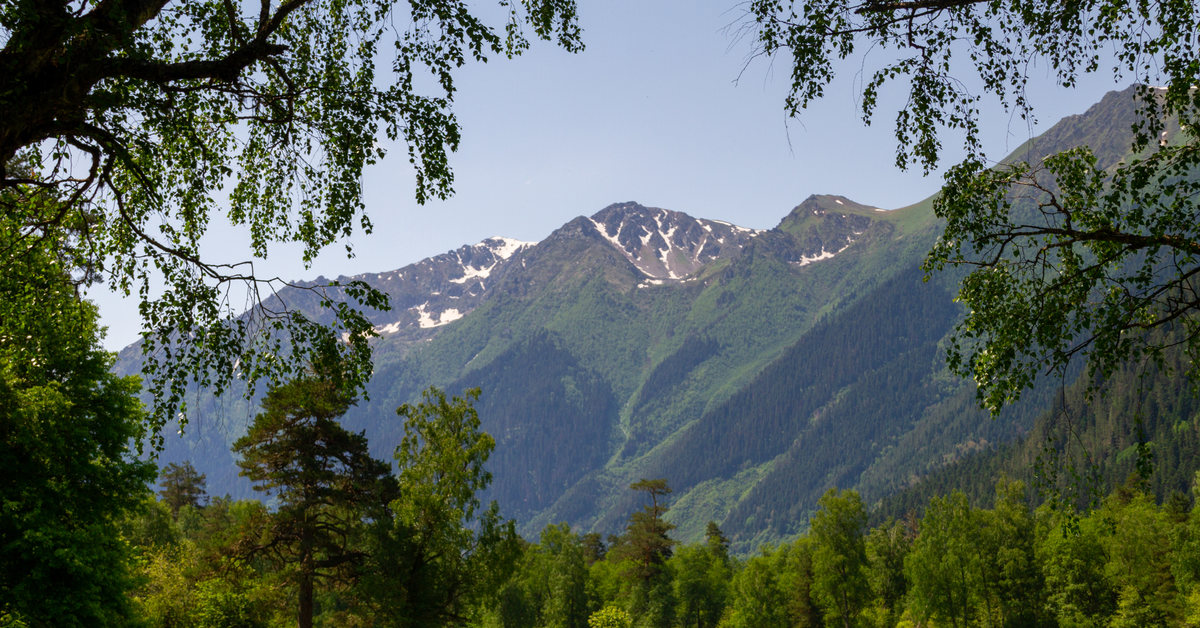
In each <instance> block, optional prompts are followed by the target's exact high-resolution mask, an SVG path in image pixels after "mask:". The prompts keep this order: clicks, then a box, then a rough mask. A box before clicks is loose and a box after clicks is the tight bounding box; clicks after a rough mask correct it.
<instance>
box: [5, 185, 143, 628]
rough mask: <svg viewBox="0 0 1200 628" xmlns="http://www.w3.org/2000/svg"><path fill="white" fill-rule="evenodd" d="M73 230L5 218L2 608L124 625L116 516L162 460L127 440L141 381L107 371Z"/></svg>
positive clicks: (138, 498)
mask: <svg viewBox="0 0 1200 628" xmlns="http://www.w3.org/2000/svg"><path fill="white" fill-rule="evenodd" d="M0 197H3V198H5V199H7V198H8V197H7V196H6V195H5V193H4V192H0ZM68 237H69V235H68V234H66V233H64V231H63V230H61V229H59V230H51V231H49V232H48V233H47V234H46V237H45V239H42V240H30V239H28V238H24V237H23V234H22V233H21V231H20V229H19V225H14V224H13V222H12V221H11V220H9V218H8V216H0V251H4V252H5V254H6V255H7V256H8V258H7V259H8V260H9V261H8V269H7V270H6V271H5V272H3V273H0V617H4V618H6V619H7V620H8V621H12V622H14V623H15V624H16V625H22V624H21V623H20V622H22V621H23V622H25V623H27V624H28V625H32V626H73V625H87V626H93V625H95V626H100V625H121V624H125V623H127V622H128V621H130V619H131V618H129V617H128V611H129V604H128V599H127V591H128V589H129V588H130V587H131V586H132V585H133V582H132V579H131V577H130V576H131V574H130V564H129V563H130V561H131V556H130V549H129V547H128V545H127V544H126V543H125V542H123V540H122V539H121V538H120V529H119V524H120V522H121V521H122V519H124V517H125V515H127V514H129V513H131V512H134V511H136V510H137V509H139V508H141V507H142V506H143V499H144V498H145V497H147V496H148V495H149V490H148V489H147V483H148V482H150V481H151V480H153V478H154V476H155V468H154V465H153V464H151V463H149V462H145V461H140V460H135V459H133V458H132V457H131V455H130V453H129V451H128V449H127V446H128V444H129V443H130V442H131V441H132V440H133V439H137V438H139V437H141V436H142V435H143V432H142V421H143V417H144V412H143V409H142V405H141V402H140V401H138V399H137V396H136V393H137V390H138V385H137V381H136V379H134V378H122V377H117V376H115V375H113V374H112V373H111V372H110V371H109V369H110V368H111V367H112V364H113V356H112V354H109V353H106V352H104V351H103V350H102V349H101V347H100V338H101V335H102V332H101V329H100V328H99V327H98V326H97V314H96V308H95V307H94V306H93V305H92V304H91V303H89V302H87V301H83V300H81V299H80V298H79V296H78V294H77V293H76V291H75V290H74V286H73V285H72V279H71V276H70V274H69V272H70V266H69V263H68V262H65V261H64V260H62V259H61V258H60V255H61V253H62V251H63V247H62V246H61V241H62V239H66V238H68Z"/></svg>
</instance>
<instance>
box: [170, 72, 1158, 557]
mask: <svg viewBox="0 0 1200 628" xmlns="http://www.w3.org/2000/svg"><path fill="white" fill-rule="evenodd" d="M1132 99H1133V91H1132V90H1126V91H1124V92H1114V93H1112V94H1109V95H1108V96H1107V97H1105V99H1104V100H1103V101H1101V102H1100V103H1098V104H1097V105H1095V106H1094V107H1092V108H1091V109H1090V110H1089V111H1088V112H1086V113H1084V114H1081V115H1079V116H1075V117H1073V118H1069V119H1067V120H1064V121H1063V122H1062V123H1060V124H1059V125H1056V126H1055V127H1053V128H1052V129H1051V130H1050V131H1048V132H1047V133H1046V134H1044V135H1043V136H1042V137H1041V138H1038V139H1035V140H1032V141H1031V142H1030V143H1028V144H1027V145H1026V146H1024V147H1022V148H1021V149H1020V150H1019V151H1018V152H1017V153H1015V154H1014V158H1022V157H1024V156H1025V155H1029V154H1033V152H1035V151H1036V152H1037V153H1039V154H1046V153H1050V152H1053V151H1056V150H1060V149H1063V148H1067V147H1068V146H1060V145H1059V144H1058V143H1059V142H1068V141H1069V142H1091V143H1095V144H1097V145H1108V144H1111V143H1113V141H1114V140H1112V139H1111V137H1110V136H1111V135H1113V134H1121V133H1122V131H1121V129H1122V128H1128V124H1125V125H1122V124H1121V122H1120V121H1121V120H1127V119H1133V117H1134V114H1135V107H1134V106H1133V104H1132ZM1114 128H1115V129H1116V130H1114ZM722 224H723V223H718V222H716V221H703V220H697V219H692V218H690V217H687V216H686V215H684V214H679V213H677V212H667V211H665V210H660V209H655V208H646V207H642V206H640V205H637V204H634V203H623V204H618V205H614V206H611V207H609V208H606V209H605V210H603V211H602V212H600V213H598V214H596V215H595V216H593V217H591V218H588V217H580V218H577V219H575V220H573V221H571V222H569V223H567V224H566V225H564V226H563V227H562V228H560V229H559V230H557V231H555V232H554V233H553V234H551V235H550V236H549V237H548V238H546V239H545V240H544V241H542V242H540V243H537V244H533V245H529V246H525V247H522V248H519V250H514V251H513V252H512V253H511V255H509V256H508V257H506V258H504V259H499V258H489V263H488V266H489V277H488V278H487V282H486V284H485V286H484V288H483V289H481V290H480V294H479V296H478V302H477V305H476V306H474V309H472V310H470V311H469V312H467V313H466V314H465V315H464V316H463V317H462V318H461V319H458V320H454V321H452V322H449V323H448V324H445V325H438V326H436V327H431V328H428V329H426V330H424V332H425V335H424V336H423V337H422V339H421V340H419V341H417V342H413V340H412V338H411V337H406V336H404V335H403V334H384V335H383V336H382V337H381V338H380V339H378V340H376V341H375V345H374V348H375V366H376V370H375V376H374V379H373V380H372V382H371V384H370V385H369V387H368V392H369V393H370V401H369V402H364V403H362V404H360V405H359V406H358V407H356V408H354V409H352V410H351V411H350V412H349V413H348V414H347V416H346V422H347V426H348V427H350V428H351V429H354V430H366V432H367V434H368V436H369V437H370V441H371V443H372V446H373V447H374V448H375V449H374V451H375V454H376V455H379V456H384V455H386V454H387V453H388V451H389V450H390V447H392V446H394V443H395V442H397V439H398V438H399V432H398V428H397V426H396V424H395V422H394V420H392V419H391V418H390V410H389V409H390V408H394V407H395V406H397V405H399V404H401V403H405V402H407V401H409V400H411V399H413V398H414V396H415V395H417V394H419V392H420V391H421V390H422V389H423V387H424V386H426V385H429V384H433V385H438V386H441V387H444V388H447V389H449V390H462V389H465V388H472V387H479V388H480V389H481V391H482V395H481V402H480V410H481V419H482V421H483V426H484V429H486V430H487V431H489V432H490V433H492V434H493V435H494V436H495V438H496V440H497V443H498V448H497V452H496V454H495V456H494V457H493V459H492V462H491V464H492V465H493V466H492V470H493V472H494V474H495V482H494V483H493V485H492V487H491V489H490V491H491V492H490V493H489V494H490V495H491V496H492V497H495V498H496V499H497V500H498V501H499V502H500V503H501V505H502V507H503V508H504V509H505V511H506V512H510V513H513V514H514V515H516V516H517V517H518V519H519V521H520V524H521V526H522V531H523V532H524V533H525V534H527V535H533V534H535V533H536V532H537V530H539V529H541V528H542V527H544V526H545V525H546V524H549V523H554V522H557V521H562V520H566V521H569V522H571V523H572V524H573V525H577V526H581V527H582V529H594V530H597V531H601V532H606V533H607V532H612V531H614V530H616V529H617V528H618V527H619V526H620V522H621V521H623V520H624V519H625V518H626V516H627V515H628V513H629V512H630V510H631V509H632V508H633V503H632V501H631V500H632V498H631V497H630V496H629V495H628V492H627V491H625V490H624V487H625V486H627V485H628V484H630V483H631V482H634V481H636V480H637V479H638V478H640V477H666V478H667V479H668V480H669V481H670V482H671V483H672V486H674V487H675V488H676V495H677V501H676V507H675V508H674V509H673V510H672V513H671V515H670V516H671V517H673V518H674V519H673V523H674V524H675V525H677V526H678V534H679V535H680V537H681V538H683V539H685V540H695V539H698V538H700V536H702V534H703V531H704V526H705V524H706V522H707V521H709V520H715V521H717V523H718V524H720V525H721V526H722V528H723V529H725V530H726V531H727V533H728V534H729V536H730V539H731V541H732V542H733V544H734V546H735V547H738V548H743V549H744V548H748V547H753V546H755V545H757V544H758V543H760V542H761V541H764V540H770V539H777V538H781V537H785V536H789V535H793V534H796V533H798V532H799V531H800V529H801V528H802V527H803V525H804V523H803V522H804V521H806V520H807V515H808V514H810V513H811V512H813V510H814V509H815V508H816V503H817V500H818V499H819V498H820V496H821V495H822V494H823V493H824V492H825V491H826V490H827V489H828V488H831V487H834V486H838V487H842V488H852V487H853V488H859V489H860V490H861V491H862V494H863V496H864V499H867V500H868V501H870V502H872V503H873V502H874V501H876V500H878V499H881V498H883V497H885V496H886V495H889V494H891V493H894V492H896V491H899V490H903V489H905V488H907V487H908V486H910V485H911V484H913V483H914V482H915V481H917V480H918V479H919V478H921V477H923V476H925V475H926V474H928V473H930V472H933V471H936V470H937V469H938V468H939V467H941V466H943V465H945V464H947V463H948V462H953V461H956V460H959V459H961V458H964V457H966V456H968V455H969V454H970V453H972V452H975V451H981V450H987V449H990V448H991V447H993V446H996V445H1001V444H1003V443H1006V442H1009V441H1012V440H1013V439H1015V438H1017V437H1019V436H1020V435H1022V434H1024V433H1026V432H1028V431H1029V430H1030V429H1032V428H1033V426H1034V424H1035V421H1036V419H1037V416H1038V413H1039V412H1040V411H1041V410H1042V409H1043V408H1045V407H1048V405H1049V404H1050V403H1051V400H1052V399H1053V396H1054V391H1055V390H1056V389H1057V386H1058V385H1059V384H1060V383H1062V382H1065V383H1067V384H1069V383H1070V380H1071V379H1072V378H1073V377H1074V376H1075V375H1073V374H1070V373H1068V374H1065V375H1064V376H1063V377H1062V378H1059V379H1049V380H1046V381H1043V382H1040V383H1039V384H1038V386H1036V387H1035V388H1034V389H1032V390H1031V391H1029V392H1028V393H1027V395H1026V396H1025V399H1023V400H1022V402H1020V403H1017V404H1014V405H1013V406H1012V407H1010V408H1008V409H1006V410H1005V411H1004V412H1003V413H1002V414H1001V415H1000V416H999V418H998V419H996V420H995V421H989V420H987V418H986V413H984V412H982V411H980V410H978V409H977V408H976V407H975V405H974V402H973V394H974V389H973V388H972V387H971V386H969V385H968V384H966V383H964V382H961V381H960V380H957V379H956V378H954V377H953V376H951V375H950V373H949V372H948V370H947V365H946V363H945V362H944V360H943V358H942V356H943V353H942V348H943V347H944V346H946V342H947V338H948V337H949V335H950V334H951V333H952V331H953V329H954V326H955V324H956V323H957V322H958V321H959V320H960V316H961V310H960V309H959V308H958V307H957V306H956V305H954V304H953V302H952V295H953V288H952V286H954V285H955V282H956V279H957V277H959V276H961V275H956V274H955V273H954V272H949V273H944V274H942V275H939V276H936V277H934V278H933V279H932V280H930V281H923V277H922V274H921V272H920V271H919V270H918V266H919V265H920V263H921V260H922V258H923V255H924V254H925V252H927V251H928V250H929V248H930V246H932V244H933V243H934V242H935V241H936V238H937V236H938V234H939V233H940V223H939V222H938V221H937V219H936V217H935V216H934V215H933V213H932V211H931V203H930V201H925V202H922V203H918V204H916V205H913V206H910V207H906V208H902V209H897V210H890V211H884V210H880V209H877V208H872V207H866V206H863V205H859V204H857V203H854V202H853V201H851V200H850V199H847V198H845V197H840V196H831V195H816V196H813V197H811V198H809V199H808V200H806V201H805V202H803V203H801V204H800V205H799V206H797V207H796V208H795V209H793V211H792V212H790V213H789V214H788V215H787V216H786V217H785V218H784V219H783V220H782V221H781V222H780V224H779V226H778V227H776V228H775V229H771V230H768V231H763V232H752V231H750V230H743V229H738V228H732V227H728V226H724V227H722V229H721V230H717V229H715V227H716V226H718V225H722ZM630 233H633V234H634V235H633V236H630V235H629V234H630ZM679 233H689V234H691V236H690V237H689V238H682V239H678V240H676V241H674V242H673V243H672V244H671V246H668V244H667V238H666V236H668V235H671V236H672V237H675V236H676V235H677V234H679ZM701 235H703V236H705V237H699V236H701ZM708 236H711V238H708ZM655 238H659V239H661V241H660V240H656V239H655ZM706 238H708V239H706ZM721 238H723V239H725V240H726V245H723V246H722V247H721V248H720V250H719V251H716V252H714V253H712V254H711V255H706V254H702V252H703V251H704V250H708V249H706V248H705V247H706V246H707V244H705V242H708V243H712V242H717V241H718V240H719V239H721ZM718 243H719V242H718ZM639 247H640V248H639ZM672 247H674V248H672ZM688 247H691V248H688ZM672 250H673V251H675V252H676V253H679V252H681V251H682V252H686V259H687V260H690V261H688V264H691V266H686V268H689V269H691V272H690V273H689V274H686V275H683V276H679V272H677V271H678V269H681V268H685V266H675V267H673V268H675V269H677V270H676V271H672V270H670V269H669V268H667V266H666V265H665V264H664V263H663V262H662V260H663V259H664V257H663V256H664V255H665V254H666V253H667V252H668V251H672ZM656 252H657V253H656ZM635 254H636V255H635ZM638 256H640V257H638ZM639 260H640V261H639ZM645 260H654V263H652V264H650V263H643V262H645ZM697 260H699V261H697ZM456 263H457V262H456ZM681 263H682V262H681ZM420 266H421V264H417V265H413V266H410V267H408V269H407V270H405V271H404V273H405V274H407V273H409V272H410V271H412V270H413V269H417V268H419V267H420ZM456 268H458V270H453V269H451V270H445V269H444V268H443V270H440V271H439V272H441V273H442V274H444V275H445V277H447V278H449V279H448V280H449V281H453V279H454V277H457V276H459V275H458V273H462V276H466V275H467V274H468V271H467V270H466V267H465V266H458V267H456ZM397 274H398V273H383V274H381V275H380V277H386V278H388V281H394V280H395V277H396V276H397ZM360 279H362V280H364V281H367V282H372V281H377V279H376V278H375V277H373V276H362V277H360ZM387 324H390V321H385V320H383V319H380V320H379V322H378V323H376V325H378V326H383V325H387ZM1076 373H1077V371H1076ZM198 400H200V401H201V403H206V404H209V405H207V406H206V408H207V411H208V412H209V416H214V417H216V418H215V419H214V420H212V421H211V422H210V423H209V424H208V426H207V428H206V426H205V425H204V424H203V423H201V424H198V425H196V426H193V427H190V428H189V435H188V436H187V438H186V440H185V441H174V442H173V443H169V446H168V450H167V459H168V460H183V459H190V460H193V461H196V460H206V462H205V463H204V465H205V466H203V468H201V469H200V470H201V471H202V472H203V473H205V474H206V475H207V477H208V478H209V482H210V483H211V485H212V486H214V487H216V490H217V491H218V492H220V491H230V492H232V493H234V494H235V495H245V494H247V493H245V492H244V489H240V488H239V487H238V484H237V483H236V482H235V481H233V478H232V475H231V473H230V472H229V471H228V470H224V469H223V468H222V467H223V462H222V459H224V460H228V459H229V454H228V453H227V450H228V445H227V443H228V442H232V438H234V437H236V435H237V434H238V431H239V430H240V429H242V428H240V427H239V425H240V421H241V420H242V419H241V415H242V414H244V413H246V412H247V410H246V408H244V407H242V406H240V405H239V404H240V402H221V403H214V402H212V401H211V400H209V401H203V400H204V397H198ZM239 491H243V492H239Z"/></svg>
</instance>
